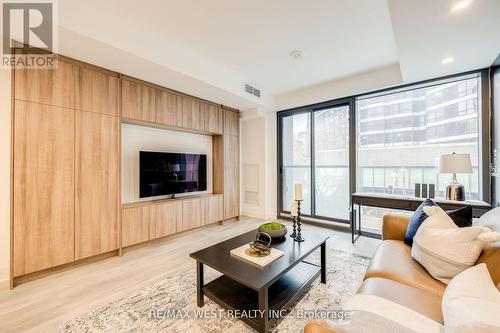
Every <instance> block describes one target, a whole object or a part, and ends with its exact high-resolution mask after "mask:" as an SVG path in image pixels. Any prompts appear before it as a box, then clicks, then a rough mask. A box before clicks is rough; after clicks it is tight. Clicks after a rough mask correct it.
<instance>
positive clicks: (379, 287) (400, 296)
mask: <svg viewBox="0 0 500 333" xmlns="http://www.w3.org/2000/svg"><path fill="white" fill-rule="evenodd" d="M358 293H360V294H365V295H373V296H379V297H382V298H385V299H388V300H390V301H393V302H396V303H399V304H401V305H403V306H405V307H407V308H410V309H412V310H413V311H416V312H418V313H421V314H423V315H424V316H426V317H428V318H430V319H432V320H434V321H437V322H438V323H441V324H443V313H442V310H441V297H440V296H437V295H436V294H433V293H429V292H427V291H424V290H422V289H418V288H415V287H412V286H409V285H406V284H403V283H401V282H397V281H393V280H388V279H382V278H369V279H367V280H365V281H364V282H363V285H362V286H361V288H360V289H359V291H358Z"/></svg>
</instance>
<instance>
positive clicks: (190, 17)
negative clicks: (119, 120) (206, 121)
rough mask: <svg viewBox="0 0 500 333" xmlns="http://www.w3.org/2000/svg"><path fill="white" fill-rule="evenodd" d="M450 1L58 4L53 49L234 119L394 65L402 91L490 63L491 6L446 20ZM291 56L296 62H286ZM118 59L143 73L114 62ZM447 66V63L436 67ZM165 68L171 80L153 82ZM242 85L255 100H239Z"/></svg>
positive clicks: (497, 31) (499, 8) (499, 9)
mask: <svg viewBox="0 0 500 333" xmlns="http://www.w3.org/2000/svg"><path fill="white" fill-rule="evenodd" d="M457 2H458V1H452V0H309V1H304V0H273V1H269V0H267V1H265V0H253V1H234V0H211V1H200V0H183V1H173V0H148V1H137V0H107V1H102V0H86V1H81V0H64V1H59V2H58V3H59V25H60V26H61V29H62V31H63V33H62V36H60V49H61V50H62V51H63V52H62V53H65V52H66V53H68V55H70V56H74V57H78V54H73V53H76V52H77V50H78V52H82V49H84V50H86V51H87V60H89V61H91V62H94V63H97V64H98V65H99V64H100V59H98V58H97V57H94V58H92V57H91V53H92V50H93V48H94V49H97V47H98V48H99V49H100V50H101V53H105V52H103V50H105V49H106V47H105V46H109V47H110V51H109V54H113V55H114V57H115V59H116V60H117V64H116V66H115V67H117V68H114V69H115V70H120V71H122V72H125V73H126V74H134V73H135V74H139V76H142V77H141V78H143V79H145V80H150V81H153V82H155V83H159V84H165V85H168V86H170V87H172V88H174V89H176V88H178V89H183V90H184V91H185V90H186V89H187V90H188V91H186V92H188V93H192V94H194V95H197V96H200V97H204V98H209V99H215V101H218V102H220V103H228V104H230V105H231V106H234V107H238V108H247V107H252V106H264V107H267V108H273V107H275V105H274V98H275V97H276V96H286V95H287V94H290V92H291V91H293V92H294V94H295V93H296V94H300V91H301V89H302V88H305V89H308V94H309V95H310V96H311V97H310V98H311V99H314V94H312V93H311V87H315V86H321V85H322V84H330V85H331V82H332V81H338V80H340V81H341V80H343V79H345V78H349V77H355V76H359V75H360V74H362V73H365V72H371V71H373V70H375V69H378V68H385V67H387V66H395V65H398V64H399V67H400V71H401V78H402V80H401V81H402V82H412V81H416V80H421V79H427V78H432V77H436V76H440V75H446V74H451V73H456V72H461V71H465V70H471V69H477V68H483V67H486V66H488V65H490V64H491V63H492V62H493V60H494V59H495V58H496V56H497V55H498V53H499V52H500V19H499V17H500V1H499V0H472V4H471V5H470V6H469V7H468V8H466V9H464V10H463V11H461V12H457V13H454V14H451V13H450V8H451V6H452V5H453V4H455V3H457ZM64 31H66V32H68V33H66V34H65V33H64ZM79 36H80V37H79ZM93 41H94V42H95V43H94V44H93ZM77 44H78V45H79V46H80V47H79V48H78V47H76V45H77ZM83 45H84V46H85V47H82V46H83ZM97 45H98V46H97ZM296 49H299V50H302V52H303V58H302V59H299V60H296V59H292V58H291V57H289V56H288V54H289V52H290V51H292V50H296ZM117 50H119V51H121V52H124V54H125V53H126V54H128V55H133V56H134V57H136V58H137V59H142V60H144V61H147V62H148V64H149V66H148V67H147V70H146V67H144V68H143V69H144V70H142V71H141V68H140V67H139V65H138V64H139V63H141V62H140V61H138V62H137V63H135V62H134V63H128V64H127V63H123V59H125V58H126V57H123V59H122V62H121V63H120V59H118V58H121V57H119V56H118V54H119V52H118V51H117ZM447 56H452V57H454V58H455V62H453V63H451V64H448V65H446V66H444V65H442V64H441V63H440V62H441V59H442V58H444V57H447ZM108 62H110V59H108V60H107V63H108ZM111 63H112V61H111ZM118 64H120V66H118ZM134 66H136V68H134ZM155 66H156V68H157V70H155ZM118 67H119V68H118ZM132 68H134V69H132ZM166 69H168V70H169V71H170V72H175V73H176V74H177V75H170V76H169V75H166V74H165V75H160V74H161V73H163V72H164V71H165V70H166ZM136 76H137V75H136ZM179 76H185V77H186V80H183V82H180V81H179ZM190 80H192V82H191V84H190ZM181 81H182V80H181ZM381 81H383V80H381ZM244 83H249V84H252V85H254V86H255V87H257V88H260V89H261V90H262V93H263V98H262V99H260V100H259V99H256V98H254V97H251V96H250V95H248V94H245V93H244V91H243V85H244ZM218 91H220V95H218ZM352 93H356V91H353V92H352ZM323 94H324V89H323ZM229 95H232V97H231V98H229V97H228V96H229ZM309 95H308V96H309ZM313 102H315V101H314V100H311V103H313Z"/></svg>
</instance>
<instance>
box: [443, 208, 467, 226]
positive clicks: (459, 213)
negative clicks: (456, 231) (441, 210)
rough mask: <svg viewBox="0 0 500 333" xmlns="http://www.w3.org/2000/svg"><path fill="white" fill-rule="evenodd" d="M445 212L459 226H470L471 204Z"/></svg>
mask: <svg viewBox="0 0 500 333" xmlns="http://www.w3.org/2000/svg"><path fill="white" fill-rule="evenodd" d="M446 214H448V216H449V217H451V219H452V220H453V222H455V224H456V225H457V226H459V227H460V228H463V227H470V226H471V225H472V206H464V207H461V208H458V209H454V210H447V211H446Z"/></svg>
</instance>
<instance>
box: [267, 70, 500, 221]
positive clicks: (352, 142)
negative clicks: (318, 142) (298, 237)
mask: <svg viewBox="0 0 500 333" xmlns="http://www.w3.org/2000/svg"><path fill="white" fill-rule="evenodd" d="M471 75H477V76H479V77H480V79H481V81H480V84H481V86H480V87H479V89H480V91H481V96H480V98H481V108H480V110H479V117H480V120H479V126H480V138H479V151H480V153H479V159H480V161H479V164H480V167H479V168H480V171H481V175H480V184H479V189H480V193H481V200H482V201H485V202H487V203H491V198H492V186H491V177H490V166H491V108H490V104H491V103H490V89H489V85H490V79H491V78H490V75H489V69H488V68H483V69H478V70H473V71H468V72H462V73H457V74H452V75H447V76H441V77H437V78H433V79H429V80H423V81H419V82H413V83H408V84H402V85H397V86H392V87H388V88H384V89H378V90H374V91H369V92H363V93H359V94H355V95H351V96H348V97H341V98H336V99H332V100H329V101H326V102H320V103H315V104H310V105H306V106H301V107H297V108H292V109H286V110H282V111H278V112H277V121H276V123H277V138H276V139H277V186H278V189H277V194H278V195H277V218H283V217H286V215H289V214H290V211H289V210H286V209H285V208H284V207H283V179H282V175H283V154H282V152H283V146H282V144H283V137H282V134H283V118H285V117H288V116H293V115H297V114H302V113H309V114H310V117H311V128H310V135H311V147H310V149H311V157H310V158H311V201H312V202H311V214H310V215H303V216H304V217H307V218H313V219H318V220H325V221H333V222H341V223H350V221H349V220H344V219H338V218H331V217H324V216H319V215H316V214H315V191H314V186H315V174H314V172H315V163H314V162H315V161H314V155H315V150H314V137H315V136H314V134H315V133H314V112H315V111H320V110H324V109H328V108H334V107H340V106H345V105H348V106H349V191H350V195H352V194H353V193H355V192H356V187H357V183H356V174H357V163H356V162H357V156H356V155H357V142H356V139H357V133H356V115H357V110H356V100H357V99H359V98H366V97H368V96H370V95H379V94H384V93H391V92H392V93H394V92H397V91H398V90H413V89H418V88H421V87H428V86H432V85H433V84H435V85H439V84H442V83H443V81H446V80H452V79H455V78H456V79H460V78H461V77H466V76H471ZM349 202H350V198H349Z"/></svg>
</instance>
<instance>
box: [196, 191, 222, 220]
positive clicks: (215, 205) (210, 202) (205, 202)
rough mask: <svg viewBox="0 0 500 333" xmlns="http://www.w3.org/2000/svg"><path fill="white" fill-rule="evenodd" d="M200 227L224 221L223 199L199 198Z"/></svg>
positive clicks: (218, 197)
mask: <svg viewBox="0 0 500 333" xmlns="http://www.w3.org/2000/svg"><path fill="white" fill-rule="evenodd" d="M200 205H201V225H206V224H210V223H214V222H218V221H222V220H223V219H224V197H223V196H222V195H212V196H209V197H203V198H201V203H200Z"/></svg>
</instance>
